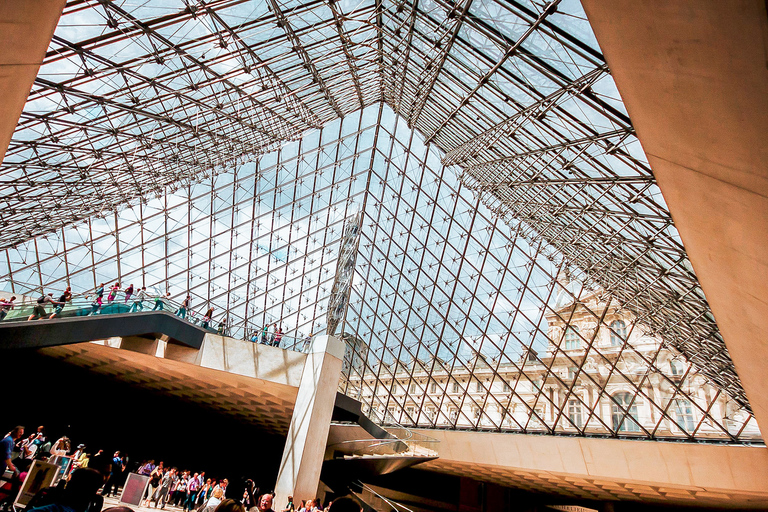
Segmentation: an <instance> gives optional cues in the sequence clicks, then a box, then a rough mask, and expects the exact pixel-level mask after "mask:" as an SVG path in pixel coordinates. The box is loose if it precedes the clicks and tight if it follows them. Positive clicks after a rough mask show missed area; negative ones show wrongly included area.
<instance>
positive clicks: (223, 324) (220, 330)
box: [216, 317, 229, 336]
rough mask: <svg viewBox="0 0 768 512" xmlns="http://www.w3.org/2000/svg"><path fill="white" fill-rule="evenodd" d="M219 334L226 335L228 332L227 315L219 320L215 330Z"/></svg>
mask: <svg viewBox="0 0 768 512" xmlns="http://www.w3.org/2000/svg"><path fill="white" fill-rule="evenodd" d="M216 332H218V333H219V334H220V335H222V336H227V335H228V334H229V330H228V329H227V317H224V319H223V320H222V321H221V322H219V328H218V329H217V330H216Z"/></svg>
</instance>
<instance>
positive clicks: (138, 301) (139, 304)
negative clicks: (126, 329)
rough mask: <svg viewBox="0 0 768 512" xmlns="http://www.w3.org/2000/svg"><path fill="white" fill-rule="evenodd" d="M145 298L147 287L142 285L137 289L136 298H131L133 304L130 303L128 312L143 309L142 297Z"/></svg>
mask: <svg viewBox="0 0 768 512" xmlns="http://www.w3.org/2000/svg"><path fill="white" fill-rule="evenodd" d="M146 298H147V287H146V286H142V287H141V289H140V290H139V293H137V294H136V298H135V299H133V304H132V305H131V309H130V310H128V311H129V312H132V311H144V299H146Z"/></svg>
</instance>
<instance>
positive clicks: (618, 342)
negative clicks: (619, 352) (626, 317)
mask: <svg viewBox="0 0 768 512" xmlns="http://www.w3.org/2000/svg"><path fill="white" fill-rule="evenodd" d="M626 339H627V325H626V324H625V323H624V322H623V321H621V320H614V321H613V322H611V346H612V347H620V346H622V345H623V344H624V341H626Z"/></svg>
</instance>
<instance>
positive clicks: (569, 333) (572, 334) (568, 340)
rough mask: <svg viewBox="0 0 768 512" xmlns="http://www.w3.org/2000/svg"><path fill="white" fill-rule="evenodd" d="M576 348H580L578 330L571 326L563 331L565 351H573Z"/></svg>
mask: <svg viewBox="0 0 768 512" xmlns="http://www.w3.org/2000/svg"><path fill="white" fill-rule="evenodd" d="M578 348H581V338H579V328H578V327H576V326H575V325H571V326H569V327H568V328H567V329H566V330H565V350H575V349H578Z"/></svg>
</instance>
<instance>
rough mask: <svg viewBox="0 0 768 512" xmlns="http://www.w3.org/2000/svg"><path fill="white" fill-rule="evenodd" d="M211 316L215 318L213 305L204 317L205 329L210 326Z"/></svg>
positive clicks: (203, 326)
mask: <svg viewBox="0 0 768 512" xmlns="http://www.w3.org/2000/svg"><path fill="white" fill-rule="evenodd" d="M211 318H213V306H211V307H209V308H208V311H206V312H205V316H204V317H203V323H202V325H201V327H202V328H203V329H207V328H208V324H210V323H211Z"/></svg>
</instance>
